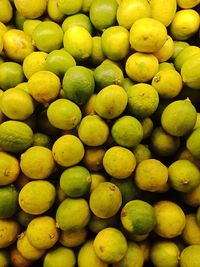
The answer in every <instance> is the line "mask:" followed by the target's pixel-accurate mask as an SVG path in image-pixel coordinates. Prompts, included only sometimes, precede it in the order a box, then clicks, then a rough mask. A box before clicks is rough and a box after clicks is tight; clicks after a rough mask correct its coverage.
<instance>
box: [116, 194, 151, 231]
mask: <svg viewBox="0 0 200 267" xmlns="http://www.w3.org/2000/svg"><path fill="white" fill-rule="evenodd" d="M120 218H121V222H122V225H123V227H124V228H125V229H126V230H127V231H128V232H129V233H132V234H135V235H144V234H148V233H149V232H151V231H152V230H153V229H154V227H155V223H156V218H155V211H154V208H153V207H152V206H151V205H150V204H149V203H147V202H145V201H143V200H138V199H136V200H131V201H129V202H127V203H126V204H125V205H124V206H123V208H122V210H121V214H120Z"/></svg>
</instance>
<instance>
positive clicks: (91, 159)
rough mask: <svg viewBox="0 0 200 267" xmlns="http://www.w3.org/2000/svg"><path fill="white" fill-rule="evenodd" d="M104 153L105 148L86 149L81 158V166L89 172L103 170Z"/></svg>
mask: <svg viewBox="0 0 200 267" xmlns="http://www.w3.org/2000/svg"><path fill="white" fill-rule="evenodd" d="M105 152H106V149H105V147H103V146H97V147H86V149H85V154H84V157H83V164H84V166H86V168H88V170H90V171H99V170H101V169H102V168H103V157H104V154H105Z"/></svg>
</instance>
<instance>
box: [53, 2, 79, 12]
mask: <svg viewBox="0 0 200 267" xmlns="http://www.w3.org/2000/svg"><path fill="white" fill-rule="evenodd" d="M82 4H83V0H77V1H75V2H72V1H70V0H58V2H57V5H58V8H59V9H60V11H61V12H62V13H63V14H65V15H72V14H75V13H78V12H79V11H80V10H81V7H82Z"/></svg>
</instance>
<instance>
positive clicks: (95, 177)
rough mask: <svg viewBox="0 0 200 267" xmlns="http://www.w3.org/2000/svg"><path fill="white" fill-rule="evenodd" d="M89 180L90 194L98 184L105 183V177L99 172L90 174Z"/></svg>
mask: <svg viewBox="0 0 200 267" xmlns="http://www.w3.org/2000/svg"><path fill="white" fill-rule="evenodd" d="M91 179H92V182H91V186H90V192H92V191H93V190H94V189H95V188H96V187H97V186H98V185H99V184H100V183H102V182H106V181H107V180H106V177H105V175H104V174H103V173H100V172H91Z"/></svg>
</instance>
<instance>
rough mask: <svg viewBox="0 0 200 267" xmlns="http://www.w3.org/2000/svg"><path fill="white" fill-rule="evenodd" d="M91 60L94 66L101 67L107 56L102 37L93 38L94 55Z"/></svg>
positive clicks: (92, 54)
mask: <svg viewBox="0 0 200 267" xmlns="http://www.w3.org/2000/svg"><path fill="white" fill-rule="evenodd" d="M89 60H90V62H91V64H92V65H94V66H98V65H100V64H101V63H102V62H103V61H104V60H105V55H104V53H103V50H102V46H101V36H93V37H92V53H91V55H90V58H89Z"/></svg>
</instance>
